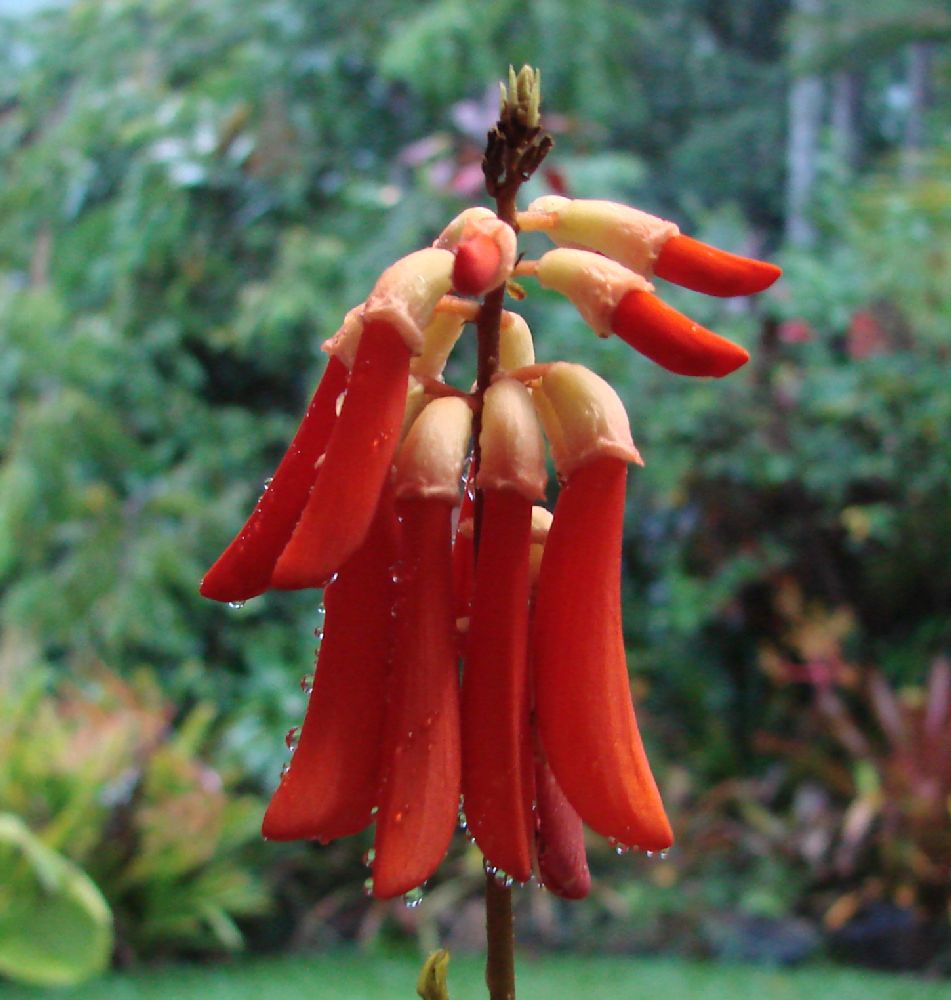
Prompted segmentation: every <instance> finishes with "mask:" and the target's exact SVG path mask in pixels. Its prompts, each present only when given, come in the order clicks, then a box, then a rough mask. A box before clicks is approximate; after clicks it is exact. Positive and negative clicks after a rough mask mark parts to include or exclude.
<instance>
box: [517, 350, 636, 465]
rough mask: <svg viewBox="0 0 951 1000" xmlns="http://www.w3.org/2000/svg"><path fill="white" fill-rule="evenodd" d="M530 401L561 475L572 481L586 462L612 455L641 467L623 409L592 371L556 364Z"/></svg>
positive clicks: (615, 394) (617, 399) (612, 391)
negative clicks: (535, 410)
mask: <svg viewBox="0 0 951 1000" xmlns="http://www.w3.org/2000/svg"><path fill="white" fill-rule="evenodd" d="M532 398H533V400H534V402H535V405H536V407H537V408H538V412H539V414H540V416H541V418H542V423H543V424H544V426H545V434H546V436H547V437H548V441H549V443H550V444H551V451H552V457H553V458H554V460H555V467H556V468H557V470H558V473H559V475H561V476H563V477H567V476H570V475H571V473H572V472H574V470H575V469H578V468H580V467H581V466H583V465H587V464H588V462H591V461H593V460H594V459H596V458H605V457H609V456H610V457H613V458H620V459H623V460H624V461H625V462H636V463H637V464H638V465H640V464H642V462H641V456H640V454H639V453H638V451H637V448H635V447H634V441H633V440H632V438H631V426H630V423H629V422H628V419H627V413H626V412H625V410H624V404H623V403H622V402H621V400H620V398H619V397H618V394H617V393H616V392H615V391H614V390H613V389H612V388H611V386H610V385H608V383H607V382H605V381H604V379H603V378H601V377H600V376H598V375H595V373H594V372H593V371H591V370H590V369H588V368H585V367H583V366H582V365H573V364H569V363H568V362H566V361H558V362H555V364H553V365H551V366H550V367H549V368H548V370H547V371H546V372H545V375H544V376H543V377H542V379H541V382H540V383H539V385H538V387H537V388H536V389H535V392H534V394H533V397H532Z"/></svg>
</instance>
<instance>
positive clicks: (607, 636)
mask: <svg viewBox="0 0 951 1000" xmlns="http://www.w3.org/2000/svg"><path fill="white" fill-rule="evenodd" d="M626 478H627V467H626V464H625V463H624V462H623V461H621V460H620V459H616V458H602V459H597V460H596V461H593V462H591V463H590V464H588V465H584V466H582V467H581V468H580V469H577V470H576V471H575V472H574V473H572V475H571V476H569V478H568V481H567V483H566V484H565V486H564V487H563V488H562V491H561V494H560V496H559V498H558V503H557V506H556V507H555V517H554V521H553V522H552V527H551V531H550V532H549V534H548V540H547V541H546V543H545V553H544V555H543V557H542V565H541V571H540V575H539V580H538V594H537V599H536V604H535V616H534V630H533V642H534V670H535V684H534V690H535V703H536V710H537V718H538V727H539V732H540V734H541V739H542V745H543V746H544V748H545V753H546V754H547V755H548V760H549V763H550V764H551V768H552V771H553V772H554V774H555V777H556V778H557V780H558V784H559V785H561V787H562V789H564V792H565V795H566V796H567V798H568V801H569V802H570V803H571V804H572V806H574V808H575V809H576V810H577V811H578V813H579V815H580V816H581V818H582V819H583V820H584V822H585V823H587V825H588V826H590V827H591V828H592V829H593V830H596V831H597V832H598V833H600V834H603V835H604V836H606V837H613V838H615V839H616V840H617V841H618V842H619V843H621V844H628V845H637V846H639V847H640V848H641V849H643V850H651V851H658V850H663V849H664V848H667V847H669V846H670V844H671V841H672V835H671V831H670V825H669V823H668V822H667V817H666V815H665V814H664V807H663V805H662V803H661V800H660V795H659V794H658V792H657V786H656V784H655V783H654V778H653V776H652V774H651V771H650V765H649V764H648V762H647V757H646V755H645V754H644V748H643V746H642V745H641V738H640V735H639V733H638V729H637V722H636V720H635V718H634V708H633V705H632V704H631V690H630V684H629V681H628V675H627V659H626V656H625V652H624V639H623V636H622V633H621V594H620V577H621V530H622V527H623V520H624V491H625V481H626Z"/></svg>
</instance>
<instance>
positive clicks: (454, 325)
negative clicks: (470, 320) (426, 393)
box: [409, 312, 466, 378]
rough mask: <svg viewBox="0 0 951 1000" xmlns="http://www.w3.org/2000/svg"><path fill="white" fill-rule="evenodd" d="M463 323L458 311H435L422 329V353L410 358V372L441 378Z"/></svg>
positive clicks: (417, 375) (421, 376)
mask: <svg viewBox="0 0 951 1000" xmlns="http://www.w3.org/2000/svg"><path fill="white" fill-rule="evenodd" d="M465 323H466V319H465V317H464V316H461V315H459V314H458V313H450V312H437V313H436V314H435V315H434V316H433V318H432V319H431V320H430V321H429V323H428V324H427V326H426V329H425V330H423V353H422V354H420V355H419V357H416V358H413V359H411V361H410V363H409V370H410V374H412V375H415V376H416V377H417V378H424V377H428V378H441V377H442V373H443V369H444V368H445V367H446V361H447V360H448V359H449V355H450V354H451V353H452V349H453V348H454V347H455V346H456V341H457V340H458V339H459V337H460V336H461V334H462V328H463V327H464V326H465Z"/></svg>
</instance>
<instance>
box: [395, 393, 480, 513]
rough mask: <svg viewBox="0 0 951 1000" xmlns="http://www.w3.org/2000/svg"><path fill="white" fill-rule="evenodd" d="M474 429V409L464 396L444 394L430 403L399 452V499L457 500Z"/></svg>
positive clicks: (397, 493)
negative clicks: (470, 437) (461, 397)
mask: <svg viewBox="0 0 951 1000" xmlns="http://www.w3.org/2000/svg"><path fill="white" fill-rule="evenodd" d="M471 433H472V410H471V409H470V408H469V406H468V404H467V403H466V402H465V400H463V399H460V398H459V397H457V396H443V397H441V398H439V399H434V400H433V401H432V402H431V403H428V404H427V405H426V407H425V409H424V410H423V411H422V413H420V414H419V416H418V417H417V418H416V420H415V421H414V422H413V426H412V427H410V429H409V433H408V434H407V435H406V439H405V440H404V441H403V444H402V445H401V446H400V450H399V452H397V455H396V462H395V463H394V466H393V488H394V490H395V494H396V497H397V499H404V498H408V499H412V498H417V499H432V500H448V501H449V502H450V503H454V504H455V503H458V502H459V497H460V485H459V483H460V480H461V477H462V467H463V465H464V464H465V461H466V457H467V456H468V454H469V436H470V434H471Z"/></svg>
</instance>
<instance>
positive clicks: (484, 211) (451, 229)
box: [433, 206, 499, 250]
mask: <svg viewBox="0 0 951 1000" xmlns="http://www.w3.org/2000/svg"><path fill="white" fill-rule="evenodd" d="M498 218H499V217H498V216H497V215H496V214H495V212H493V211H492V209H491V208H483V207H480V206H476V207H474V208H467V209H465V211H462V212H460V213H459V214H458V215H457V216H456V217H455V218H454V219H453V220H452V222H450V223H449V225H448V226H446V228H445V229H444V230H443V231H442V232H441V233H440V234H439V236H437V237H436V239H435V240H434V241H433V246H434V247H436V248H437V249H439V250H454V249H455V248H456V247H457V246H458V245H459V243H460V242H461V241H462V239H463V235H462V234H463V233H464V232H465V230H466V227H467V226H471V225H472V224H473V223H474V222H486V221H489V220H491V219H495V220H496V221H498Z"/></svg>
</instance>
